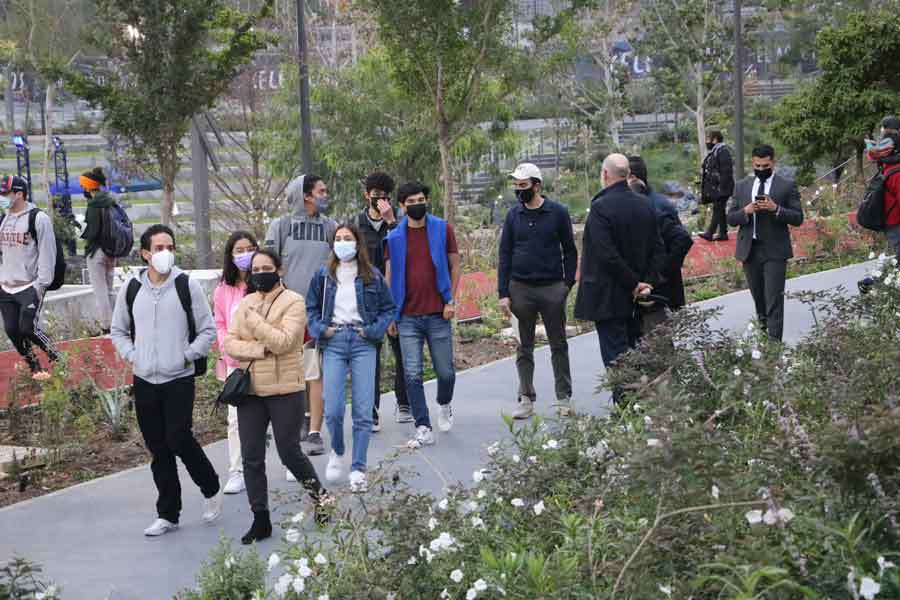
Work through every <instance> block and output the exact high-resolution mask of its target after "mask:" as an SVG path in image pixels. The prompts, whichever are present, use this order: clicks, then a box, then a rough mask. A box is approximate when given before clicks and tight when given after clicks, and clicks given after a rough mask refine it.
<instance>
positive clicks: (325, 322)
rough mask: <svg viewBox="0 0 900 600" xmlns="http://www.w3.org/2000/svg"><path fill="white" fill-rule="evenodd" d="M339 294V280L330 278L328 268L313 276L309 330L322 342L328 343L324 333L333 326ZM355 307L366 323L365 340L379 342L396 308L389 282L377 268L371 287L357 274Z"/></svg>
mask: <svg viewBox="0 0 900 600" xmlns="http://www.w3.org/2000/svg"><path fill="white" fill-rule="evenodd" d="M323 292H324V293H323ZM336 294H337V280H336V279H335V278H334V277H332V276H331V274H330V273H329V272H328V268H327V267H321V268H320V269H319V270H318V271H316V274H315V275H313V278H312V281H311V282H310V284H309V292H308V293H307V294H306V314H307V317H308V321H307V327H309V334H310V335H311V336H312V337H314V338H315V339H316V340H318V341H319V342H324V341H325V331H326V330H327V329H328V328H329V327H330V326H331V320H332V318H333V317H334V297H335V295H336ZM356 306H357V309H358V310H359V316H360V317H362V320H363V326H362V334H363V337H365V338H366V339H367V340H369V341H370V342H372V343H373V344H377V343H380V342H381V340H382V338H384V333H385V332H386V331H387V328H388V325H390V324H391V322H393V320H394V312H395V311H396V307H395V306H394V298H393V296H391V291H390V289H389V288H388V286H387V281H386V280H385V278H384V275H382V274H381V273H379V272H378V270H377V269H374V270H373V272H372V280H371V282H370V283H369V284H368V285H366V284H365V282H364V281H363V279H362V277H360V276H358V275H357V277H356Z"/></svg>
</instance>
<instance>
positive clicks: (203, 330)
mask: <svg viewBox="0 0 900 600" xmlns="http://www.w3.org/2000/svg"><path fill="white" fill-rule="evenodd" d="M141 258H142V259H143V260H144V262H146V263H147V264H148V265H149V268H147V269H146V270H143V271H141V273H140V275H139V276H138V277H136V278H135V279H133V280H132V281H134V282H135V283H132V281H130V282H129V283H128V285H125V286H123V287H122V289H121V290H119V296H118V298H117V299H116V306H115V311H114V312H113V319H112V326H111V332H110V334H111V337H112V342H113V344H114V345H115V347H116V350H117V351H118V353H119V355H120V356H121V357H122V358H123V359H125V360H126V361H127V362H129V363H130V364H131V365H132V369H133V371H134V406H135V412H136V413H137V421H138V426H139V427H140V429H141V434H143V436H144V442H145V443H146V444H147V449H148V450H150V453H151V454H152V455H153V460H152V462H151V463H150V469H151V470H152V471H153V481H154V482H155V483H156V489H157V491H158V493H159V497H158V499H157V502H156V510H157V514H158V518H157V519H156V521H154V522H153V523H152V524H151V525H150V527H148V528H147V529H145V530H144V535H147V536H158V535H162V534H164V533H168V532H169V531H172V530H174V529H177V528H178V517H179V515H180V513H181V483H180V482H179V480H178V467H177V465H176V464H175V457H176V456H177V457H179V458H180V459H181V462H182V463H184V466H185V467H186V468H187V472H188V474H189V475H190V476H191V479H193V480H194V483H196V484H197V486H198V487H199V488H200V491H201V492H202V493H203V497H204V498H205V500H204V502H203V514H202V518H203V520H204V521H205V522H207V523H210V522H212V521H214V520H216V519H217V518H218V517H219V515H220V514H221V512H222V492H221V489H220V486H219V476H218V475H217V474H216V471H215V469H214V468H213V466H212V463H210V462H209V459H208V458H207V457H206V454H205V453H204V452H203V448H202V447H200V444H199V443H198V442H197V440H196V438H194V433H193V431H192V429H191V427H192V417H193V408H194V375H195V369H196V367H195V361H198V360H205V358H206V355H207V353H208V352H209V348H210V346H211V345H212V343H213V342H214V341H215V340H216V327H215V324H214V322H213V318H212V313H211V312H210V309H209V302H208V301H207V299H206V293H205V292H204V291H203V288H202V287H201V286H200V284H199V283H197V282H196V281H193V280H190V279H188V278H187V277H188V276H187V273H184V272H183V271H182V270H181V269H179V268H178V267H176V266H175V234H174V233H172V230H171V229H169V228H168V227H166V226H164V225H153V226H152V227H150V228H149V229H147V231H145V232H144V234H143V235H142V236H141ZM138 283H139V285H138ZM185 284H186V285H185ZM185 287H186V288H187V291H188V292H189V297H190V305H189V306H190V312H191V315H190V316H189V315H188V314H187V312H186V309H187V306H186V305H185V301H183V300H182V298H181V297H180V293H181V292H180V291H179V289H182V290H183V289H184V288H185ZM129 289H130V290H132V291H131V292H130V293H129ZM190 319H192V320H193V328H194V330H195V337H194V339H193V340H191V335H190V330H191V324H190Z"/></svg>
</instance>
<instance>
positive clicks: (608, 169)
mask: <svg viewBox="0 0 900 600" xmlns="http://www.w3.org/2000/svg"><path fill="white" fill-rule="evenodd" d="M628 174H629V169H628V158H626V157H625V156H624V155H622V154H610V155H609V156H607V157H606V160H604V161H603V171H602V174H601V184H602V185H603V191H601V192H600V193H599V194H597V196H596V197H594V199H593V200H592V201H591V209H590V213H589V214H588V220H587V224H586V225H585V229H584V250H583V253H582V258H581V284H580V285H579V287H578V296H577V298H576V300H575V318H577V319H581V320H583V321H593V322H594V323H595V325H596V327H597V336H598V337H599V338H600V354H601V356H602V358H603V364H604V365H606V367H607V368H609V367H611V366H612V365H613V364H614V363H615V361H616V359H617V358H619V356H621V355H622V354H624V353H625V352H626V351H627V350H628V349H629V348H632V347H634V345H635V344H636V343H637V341H638V339H639V338H640V320H639V319H638V318H637V315H636V312H635V305H634V301H635V298H637V297H638V296H639V295H641V294H649V293H650V292H651V291H652V289H653V285H652V284H653V282H655V280H656V273H657V272H658V269H659V266H660V261H661V258H662V255H663V253H664V250H663V244H662V239H661V238H660V236H659V232H658V230H657V226H656V213H655V212H654V210H653V206H652V205H651V204H650V201H649V200H648V199H647V198H646V197H645V196H641V195H640V194H635V193H634V192H632V191H631V190H630V189H628ZM621 395H622V390H620V389H614V390H613V401H614V402H616V403H618V402H619V401H620V399H621Z"/></svg>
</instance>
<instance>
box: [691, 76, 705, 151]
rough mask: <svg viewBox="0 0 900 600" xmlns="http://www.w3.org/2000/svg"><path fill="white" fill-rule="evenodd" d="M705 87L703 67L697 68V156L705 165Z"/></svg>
mask: <svg viewBox="0 0 900 600" xmlns="http://www.w3.org/2000/svg"><path fill="white" fill-rule="evenodd" d="M705 96H706V94H705V90H704V87H703V65H702V64H700V65H698V66H697V110H696V111H694V117H695V118H696V119H697V150H698V153H697V156H698V157H699V160H700V163H701V164H702V163H703V155H704V154H706V101H705Z"/></svg>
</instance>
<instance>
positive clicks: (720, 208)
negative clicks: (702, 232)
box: [706, 198, 728, 237]
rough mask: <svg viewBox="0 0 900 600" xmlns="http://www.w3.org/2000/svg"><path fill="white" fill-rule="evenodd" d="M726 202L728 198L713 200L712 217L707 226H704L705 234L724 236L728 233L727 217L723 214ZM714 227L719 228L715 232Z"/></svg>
mask: <svg viewBox="0 0 900 600" xmlns="http://www.w3.org/2000/svg"><path fill="white" fill-rule="evenodd" d="M727 204H728V198H724V199H722V200H713V202H712V217H711V218H710V221H709V227H707V228H706V235H718V236H719V237H725V236H727V235H728V219H727V216H726V215H725V208H726V205H727ZM716 229H718V230H719V232H718V234H716Z"/></svg>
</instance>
